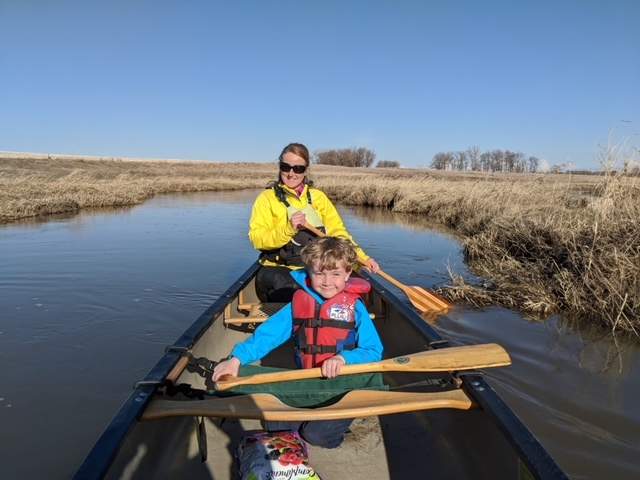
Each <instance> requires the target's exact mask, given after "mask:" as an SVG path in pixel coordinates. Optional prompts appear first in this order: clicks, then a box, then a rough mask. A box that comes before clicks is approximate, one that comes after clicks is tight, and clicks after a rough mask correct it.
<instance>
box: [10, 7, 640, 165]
mask: <svg viewBox="0 0 640 480" xmlns="http://www.w3.org/2000/svg"><path fill="white" fill-rule="evenodd" d="M639 87H640V2H639V1H635V0H629V1H622V0H620V1H616V0H612V1H610V2H604V1H599V0H598V1H578V0H576V1H549V2H547V1H536V2H524V1H504V2H502V1H468V2H465V1H426V0H425V1H415V2H412V1H405V2H400V1H398V2H395V1H362V2H358V1H351V2H348V1H315V2H313V1H252V2H249V1H236V2H231V1H229V2H215V1H189V2H184V1H182V2H180V1H175V2H165V1H158V0H157V1H134V0H130V1H121V2H119V1H108V2H105V1H101V2H95V1H86V0H85V1H56V2H49V1H29V0H21V1H18V0H14V1H10V0H0V150H9V151H28V152H43V153H69V154H89V155H109V156H136V157H156V158H184V159H209V160H221V161H273V160H274V159H275V157H276V156H277V154H278V153H279V151H280V149H281V148H282V146H284V145H285V144H286V143H288V142H290V141H301V142H304V143H306V144H307V145H308V146H309V148H310V149H311V150H319V149H326V148H343V147H351V146H364V147H367V148H370V149H372V150H374V151H375V152H376V154H377V158H378V159H380V160H397V161H399V162H401V164H402V165H404V166H426V165H428V164H429V163H430V162H431V159H432V157H433V155H434V154H435V153H437V152H440V151H455V150H463V149H466V148H467V147H469V146H472V145H477V146H478V147H480V149H481V150H483V151H484V150H490V149H496V148H500V149H511V150H516V151H522V152H524V153H525V154H527V155H535V156H537V157H540V158H542V159H544V160H546V161H548V162H549V163H550V164H559V163H563V162H573V163H574V164H575V165H576V166H577V167H582V168H597V166H598V163H597V160H596V157H597V154H598V151H599V145H605V144H606V143H607V142H608V140H609V138H610V137H611V138H613V140H614V141H616V142H617V141H627V142H631V144H632V145H635V146H636V147H637V146H640V93H639Z"/></svg>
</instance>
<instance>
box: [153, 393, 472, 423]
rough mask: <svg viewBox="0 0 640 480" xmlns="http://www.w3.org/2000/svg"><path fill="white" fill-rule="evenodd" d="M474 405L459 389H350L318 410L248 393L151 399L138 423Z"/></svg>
mask: <svg viewBox="0 0 640 480" xmlns="http://www.w3.org/2000/svg"><path fill="white" fill-rule="evenodd" d="M475 406H476V405H475V404H474V403H473V402H472V401H471V399H470V398H469V397H468V395H467V394H466V393H465V392H464V391H462V390H449V391H445V392H419V393H418V392H381V391H371V390H352V391H351V392H349V393H347V394H346V395H345V396H344V397H343V398H342V399H341V400H339V401H338V402H337V403H334V404H333V405H329V406H326V407H320V408H296V407H291V406H289V405H286V404H285V403H283V402H282V401H281V400H279V399H278V398H277V397H275V396H274V395H271V394H268V393H252V394H249V395H239V396H232V397H214V398H207V399H204V400H190V401H185V400H168V399H162V398H155V399H153V400H152V401H151V403H150V404H149V406H148V407H147V408H146V409H145V411H144V413H143V414H142V420H157V419H160V418H169V417H179V416H188V417H193V416H195V417H222V418H255V419H258V420H274V421H289V422H308V421H310V420H338V419H342V418H360V417H369V416H375V415H388V414H391V413H402V412H416V411H419V410H429V409H434V408H455V409H459V410H469V409H471V408H474V407H475Z"/></svg>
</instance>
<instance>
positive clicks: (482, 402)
mask: <svg viewBox="0 0 640 480" xmlns="http://www.w3.org/2000/svg"><path fill="white" fill-rule="evenodd" d="M361 274H362V275H363V276H364V277H365V278H366V279H367V280H368V281H369V282H371V284H372V286H373V289H374V290H375V291H376V293H378V294H379V295H381V296H382V297H383V298H384V299H385V301H386V302H387V303H389V304H391V305H393V307H394V308H396V309H397V310H398V311H399V312H400V313H401V314H402V315H403V316H404V317H405V318H406V319H407V320H408V321H409V322H411V324H412V325H413V326H414V327H415V328H416V329H417V330H419V331H420V333H421V334H422V335H424V336H425V337H426V338H427V339H428V340H429V346H430V347H431V348H434V349H437V348H447V347H450V346H451V344H450V342H449V341H448V340H446V339H443V338H442V337H441V336H440V334H439V333H438V332H437V331H436V330H435V329H434V328H433V327H432V326H431V325H429V324H428V323H427V322H425V321H424V319H423V318H422V317H421V316H420V315H419V314H418V313H417V312H416V311H415V310H413V309H412V308H410V307H409V306H407V305H406V304H404V303H402V302H401V301H400V300H399V298H398V297H396V296H395V295H394V294H393V293H391V292H389V291H388V289H387V288H386V287H384V286H383V285H381V284H380V282H378V281H377V280H376V279H375V278H373V276H371V275H369V274H368V273H366V272H361ZM441 316H446V313H444V314H443V315H441ZM455 377H456V378H458V379H460V380H461V381H462V386H463V387H464V390H465V391H466V392H467V393H468V394H469V396H470V397H471V398H472V399H473V400H474V402H476V403H477V404H478V405H479V406H480V408H481V409H482V410H483V411H485V412H486V413H487V414H488V415H489V416H490V417H491V418H492V419H493V421H494V422H495V424H496V425H497V426H498V428H499V429H500V431H501V432H502V433H503V435H504V436H505V438H506V439H507V441H508V442H509V443H510V444H511V446H512V447H513V448H514V449H515V450H516V451H517V452H518V454H519V456H520V459H521V460H522V461H523V462H524V464H525V465H526V466H527V468H528V469H529V471H530V472H531V474H532V475H533V476H534V477H535V478H537V479H567V478H568V477H567V475H566V474H565V473H564V472H563V471H562V470H561V469H560V467H559V466H558V464H557V463H556V462H555V460H554V459H553V458H552V457H551V455H549V452H547V451H546V450H545V448H544V447H543V446H542V444H541V443H540V442H539V441H538V439H537V438H536V437H535V436H534V435H533V433H532V432H531V431H530V430H529V429H528V428H527V427H526V426H525V424H524V423H522V421H521V420H520V419H519V418H518V416H517V415H516V414H515V412H514V411H513V410H512V409H511V408H510V407H509V406H508V405H507V404H506V403H505V402H504V401H503V400H502V399H501V398H500V396H499V395H498V394H497V393H496V391H495V390H494V389H493V388H492V387H491V386H490V385H489V384H488V383H487V382H486V381H485V380H484V378H483V375H482V373H480V372H460V373H457V374H455Z"/></svg>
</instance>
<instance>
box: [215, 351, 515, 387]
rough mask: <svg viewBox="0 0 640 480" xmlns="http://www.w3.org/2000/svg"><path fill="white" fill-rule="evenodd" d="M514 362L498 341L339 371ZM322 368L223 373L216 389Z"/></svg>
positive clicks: (299, 376) (309, 374)
mask: <svg viewBox="0 0 640 480" xmlns="http://www.w3.org/2000/svg"><path fill="white" fill-rule="evenodd" d="M505 365H511V358H510V357H509V354H508V353H507V352H506V350H505V349H504V348H502V347H501V346H500V345H498V344H495V343H487V344H483V345H469V346H465V347H451V348H440V349H436V350H428V351H425V352H418V353H413V354H411V355H403V356H401V357H395V358H389V359H387V360H382V361H380V362H372V363H360V364H355V365H344V366H343V367H342V369H341V370H340V375H353V374H355V373H375V372H450V371H455V370H474V369H476V368H487V367H502V366H505ZM321 377H322V370H321V369H320V368H305V369H300V370H285V371H281V372H273V373H261V374H258V375H249V376H247V377H224V378H222V379H220V380H218V381H217V382H216V390H218V391H223V390H229V389H230V388H233V387H237V386H239V385H259V384H263V383H274V382H286V381H290V380H304V379H308V378H321Z"/></svg>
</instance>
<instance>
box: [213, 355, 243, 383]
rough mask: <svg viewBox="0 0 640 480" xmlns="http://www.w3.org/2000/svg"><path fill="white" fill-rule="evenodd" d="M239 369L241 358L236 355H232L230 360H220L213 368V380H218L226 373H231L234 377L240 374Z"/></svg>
mask: <svg viewBox="0 0 640 480" xmlns="http://www.w3.org/2000/svg"><path fill="white" fill-rule="evenodd" d="M238 370H240V360H238V359H237V358H236V357H231V358H230V359H229V360H225V361H224V362H220V363H219V364H217V365H216V366H215V367H214V369H213V376H212V378H213V381H214V382H217V381H218V380H219V379H220V377H224V376H225V375H231V376H232V377H237V376H238Z"/></svg>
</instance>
